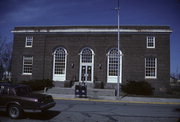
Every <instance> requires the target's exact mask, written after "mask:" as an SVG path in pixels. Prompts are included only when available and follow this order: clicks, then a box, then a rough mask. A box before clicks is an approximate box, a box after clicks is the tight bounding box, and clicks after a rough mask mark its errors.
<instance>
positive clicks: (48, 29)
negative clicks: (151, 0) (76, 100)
mask: <svg viewBox="0 0 180 122" xmlns="http://www.w3.org/2000/svg"><path fill="white" fill-rule="evenodd" d="M117 31H118V27H117V26H24V27H15V28H14V30H13V31H12V32H13V33H53V32H56V33H71V32H73V33H76V32H79V33H83V32H85V33H88V32H89V33H92V32H106V33H109V32H117ZM120 32H127V33H128V32H135V33H137V32H165V33H170V32H172V29H171V28H170V27H169V26H120Z"/></svg>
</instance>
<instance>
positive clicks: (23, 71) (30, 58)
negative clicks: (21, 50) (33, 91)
mask: <svg viewBox="0 0 180 122" xmlns="http://www.w3.org/2000/svg"><path fill="white" fill-rule="evenodd" d="M27 58H29V60H31V62H32V64H25V61H24V60H25V59H27ZM25 65H26V66H27V65H32V70H31V73H27V72H25V70H24V69H25ZM32 71H33V56H23V69H22V74H23V75H32Z"/></svg>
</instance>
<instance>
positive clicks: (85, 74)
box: [79, 47, 94, 81]
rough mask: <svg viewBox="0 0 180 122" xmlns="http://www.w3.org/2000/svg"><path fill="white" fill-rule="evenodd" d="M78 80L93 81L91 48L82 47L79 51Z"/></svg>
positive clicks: (92, 54) (92, 53)
mask: <svg viewBox="0 0 180 122" xmlns="http://www.w3.org/2000/svg"><path fill="white" fill-rule="evenodd" d="M79 74H80V75H79V80H80V81H93V74H94V52H93V50H92V49H91V48H88V47H86V48H84V49H82V51H81V53H80V73H79Z"/></svg>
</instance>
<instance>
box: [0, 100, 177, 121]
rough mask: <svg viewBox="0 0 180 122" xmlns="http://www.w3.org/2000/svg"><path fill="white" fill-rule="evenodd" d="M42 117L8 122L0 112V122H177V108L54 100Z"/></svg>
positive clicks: (171, 106) (156, 105)
mask: <svg viewBox="0 0 180 122" xmlns="http://www.w3.org/2000/svg"><path fill="white" fill-rule="evenodd" d="M56 103H57V104H56V106H55V107H54V108H52V109H50V110H48V111H47V112H45V113H25V114H24V116H23V117H22V118H21V119H18V120H12V119H10V118H9V117H8V115H7V114H6V113H5V112H0V122H43V121H48V122H152V121H153V122H178V121H180V106H179V105H166V104H163V105H161V104H130V103H112V102H95V101H74V100H56Z"/></svg>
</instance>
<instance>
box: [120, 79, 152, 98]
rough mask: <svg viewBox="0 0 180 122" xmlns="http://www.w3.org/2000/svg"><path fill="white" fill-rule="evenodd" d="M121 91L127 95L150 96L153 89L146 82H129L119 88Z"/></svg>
mask: <svg viewBox="0 0 180 122" xmlns="http://www.w3.org/2000/svg"><path fill="white" fill-rule="evenodd" d="M121 88H122V91H123V92H125V93H127V94H135V95H152V94H153V88H152V87H151V85H150V84H149V83H148V82H145V81H139V82H136V81H130V82H127V83H126V84H124V85H122V86H121Z"/></svg>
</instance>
